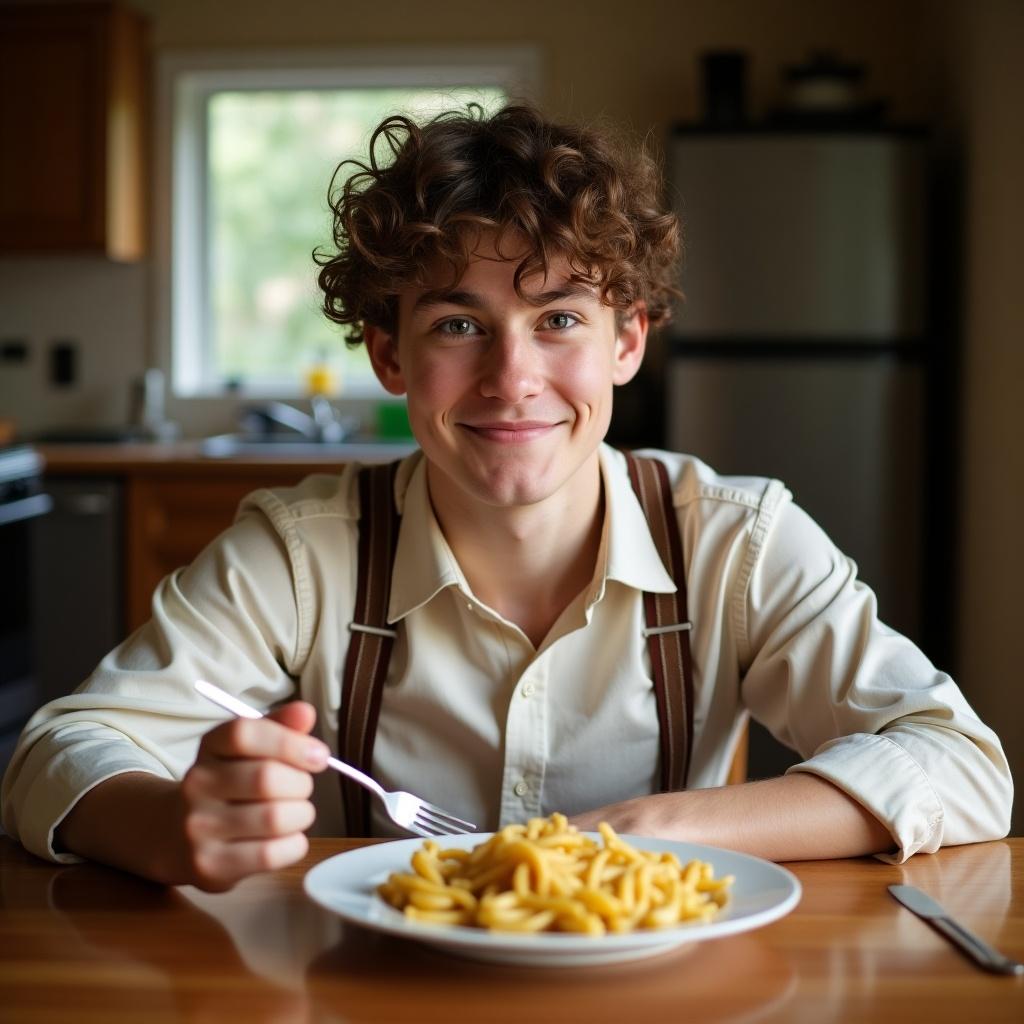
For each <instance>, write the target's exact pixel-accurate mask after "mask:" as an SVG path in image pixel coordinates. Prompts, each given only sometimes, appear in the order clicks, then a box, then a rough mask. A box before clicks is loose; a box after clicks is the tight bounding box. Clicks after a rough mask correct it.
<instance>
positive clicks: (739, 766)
mask: <svg viewBox="0 0 1024 1024" xmlns="http://www.w3.org/2000/svg"><path fill="white" fill-rule="evenodd" d="M749 753H750V723H749V721H748V722H746V723H745V724H744V726H743V732H742V733H740V740H739V743H737V744H736V751H735V753H734V754H733V755H732V764H731V765H729V777H728V778H727V779H726V785H729V786H737V785H739V784H740V783H741V782H746V781H747V755H748V754H749Z"/></svg>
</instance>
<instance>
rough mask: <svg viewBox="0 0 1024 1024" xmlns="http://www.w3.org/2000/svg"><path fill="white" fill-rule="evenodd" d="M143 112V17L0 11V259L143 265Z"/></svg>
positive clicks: (106, 8)
mask: <svg viewBox="0 0 1024 1024" xmlns="http://www.w3.org/2000/svg"><path fill="white" fill-rule="evenodd" d="M144 101H145V89H144V74H143V26H142V22H141V20H140V19H139V18H138V17H137V16H136V15H135V14H134V13H130V12H127V11H122V10H120V9H119V8H117V7H114V6H112V5H109V4H87V5H71V4H53V5H49V4H48V5H45V6H39V7H36V6H28V5H24V6H22V5H18V6H13V7H3V8H0V139H2V140H3V159H0V252H10V253H24V252H47V251H66V252H100V253H105V254H107V255H109V256H111V257H113V258H116V259H135V258H138V257H139V256H140V255H142V249H143V244H144V237H143V222H144V217H143V208H142V191H143V190H142V179H143V144H142V121H143V116H142V115H143V106H144Z"/></svg>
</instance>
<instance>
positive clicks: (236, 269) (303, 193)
mask: <svg viewBox="0 0 1024 1024" xmlns="http://www.w3.org/2000/svg"><path fill="white" fill-rule="evenodd" d="M470 101H475V102H478V103H481V104H482V105H483V106H484V108H485V109H487V110H493V109H496V108H497V107H499V106H500V105H501V104H502V102H504V94H503V93H502V92H501V91H500V90H498V89H476V88H452V89H445V90H444V91H438V90H436V89H319V90H274V91H225V92H218V93H215V94H214V95H213V96H212V97H211V98H210V101H209V110H208V118H209V121H208V140H209V177H208V183H209V192H208V225H209V238H208V246H207V253H208V259H209V268H208V275H207V280H208V282H209V307H208V308H209V316H210V323H209V335H208V337H209V339H210V348H209V350H208V351H207V353H206V358H207V373H206V376H207V379H209V380H212V381H215V380H220V381H225V382H227V381H230V380H237V381H240V382H241V383H242V384H243V385H254V384H255V385H257V386H262V387H263V388H268V387H269V388H273V387H274V386H275V385H276V386H278V387H279V388H280V389H281V390H282V391H286V390H301V386H302V383H301V382H302V378H303V373H304V371H305V370H306V369H307V368H308V367H309V366H310V365H311V364H312V363H313V362H314V361H315V360H317V359H318V358H319V357H320V356H324V357H326V360H327V362H328V363H329V364H330V365H331V366H332V367H334V368H335V369H336V370H337V371H338V372H339V373H340V376H341V380H342V391H344V388H345V383H346V382H348V383H349V384H352V383H354V382H357V381H359V380H360V379H361V380H363V381H365V380H366V379H367V378H368V377H370V376H372V374H371V371H370V368H369V362H368V360H367V359H366V355H365V351H364V350H363V349H362V348H360V349H358V350H356V351H349V350H347V349H346V347H345V343H344V341H343V339H342V335H341V330H340V328H338V327H336V326H335V325H334V324H332V323H330V322H329V321H328V320H327V319H326V318H325V317H324V316H323V314H322V313H321V312H320V308H319V301H320V300H319V292H318V290H317V287H316V273H317V267H316V266H315V264H314V263H313V260H312V256H311V254H312V251H313V249H314V248H316V247H318V246H324V245H328V244H329V243H330V239H331V217H330V209H329V207H328V205H327V189H328V184H329V182H330V179H331V175H332V174H333V172H334V169H335V167H337V165H338V164H339V163H340V162H341V161H342V160H345V159H348V158H350V157H357V158H365V154H366V149H367V144H368V141H369V138H370V134H371V132H372V130H373V128H374V127H375V126H376V125H377V124H378V123H379V122H380V121H381V120H382V119H383V118H384V117H385V116H387V115H388V114H391V113H397V112H401V113H407V114H411V115H412V116H414V117H417V118H419V117H423V116H429V115H431V114H434V113H439V112H440V111H442V110H446V109H451V108H453V107H464V106H465V105H466V103H468V102H470Z"/></svg>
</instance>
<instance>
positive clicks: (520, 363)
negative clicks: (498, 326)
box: [480, 328, 544, 404]
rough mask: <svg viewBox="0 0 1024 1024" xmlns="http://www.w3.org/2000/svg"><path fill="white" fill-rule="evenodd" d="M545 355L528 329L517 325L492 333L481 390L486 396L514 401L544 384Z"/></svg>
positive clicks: (481, 376) (485, 359)
mask: <svg viewBox="0 0 1024 1024" xmlns="http://www.w3.org/2000/svg"><path fill="white" fill-rule="evenodd" d="M541 363H542V355H541V352H540V350H539V349H538V347H537V345H536V344H535V342H534V340H533V339H532V338H531V337H530V335H529V333H528V332H524V331H520V330H516V329H514V328H508V329H503V330H501V331H496V332H494V334H492V336H491V339H490V341H489V343H488V344H487V346H486V347H485V351H484V355H483V366H482V368H481V374H480V391H481V393H482V394H483V395H484V397H485V398H497V399H500V400H501V401H503V402H508V403H509V404H514V403H516V402H521V401H523V400H524V399H526V398H530V397H532V396H533V395H536V394H538V393H539V392H540V391H541V390H542V389H543V387H544V383H543V382H544V377H543V374H542V373H541Z"/></svg>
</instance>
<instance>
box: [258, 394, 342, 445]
mask: <svg viewBox="0 0 1024 1024" xmlns="http://www.w3.org/2000/svg"><path fill="white" fill-rule="evenodd" d="M310 404H311V406H312V415H310V414H309V413H305V412H303V411H302V410H301V409H296V408H295V407H294V406H292V405H287V404H286V403H284V402H264V403H263V404H262V405H253V406H249V407H248V408H247V409H246V410H245V411H244V412H243V414H242V428H243V429H244V430H245V431H246V432H247V433H251V434H259V435H265V434H269V433H272V432H273V428H274V427H275V426H278V427H285V428H286V429H288V430H294V431H295V432H296V433H298V434H301V435H302V436H303V437H306V438H309V440H310V441H321V442H337V441H342V440H344V439H345V438H346V437H347V436H348V435H350V434H352V433H354V432H355V430H356V427H357V422H356V420H355V418H354V417H352V416H341V415H339V413H338V410H337V409H335V408H334V406H333V405H332V404H331V403H330V401H329V400H328V399H327V398H325V397H324V396H323V395H314V396H313V397H312V398H311V399H310Z"/></svg>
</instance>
